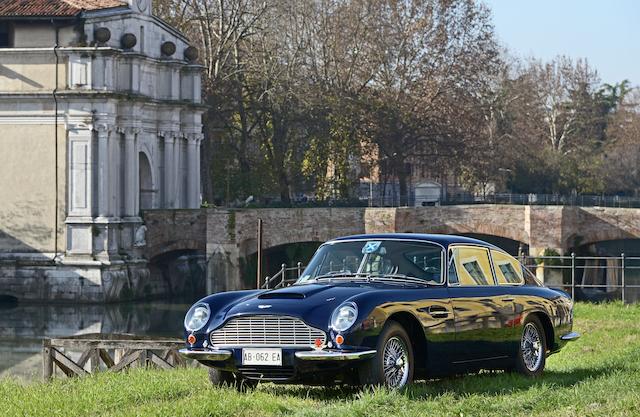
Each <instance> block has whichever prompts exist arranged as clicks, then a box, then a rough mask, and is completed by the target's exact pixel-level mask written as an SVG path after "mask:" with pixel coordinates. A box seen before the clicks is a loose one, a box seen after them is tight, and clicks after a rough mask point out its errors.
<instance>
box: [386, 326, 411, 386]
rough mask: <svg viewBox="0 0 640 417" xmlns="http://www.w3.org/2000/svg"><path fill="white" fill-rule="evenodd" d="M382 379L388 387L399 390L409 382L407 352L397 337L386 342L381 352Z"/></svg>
mask: <svg viewBox="0 0 640 417" xmlns="http://www.w3.org/2000/svg"><path fill="white" fill-rule="evenodd" d="M382 360H383V371H384V379H385V382H386V384H387V386H388V387H390V388H401V387H403V386H405V385H406V384H407V381H408V380H409V352H408V350H407V346H406V345H405V344H404V342H403V341H402V340H400V339H399V338H398V337H395V336H394V337H392V338H390V339H389V340H387V343H386V344H385V346H384V352H383V359H382Z"/></svg>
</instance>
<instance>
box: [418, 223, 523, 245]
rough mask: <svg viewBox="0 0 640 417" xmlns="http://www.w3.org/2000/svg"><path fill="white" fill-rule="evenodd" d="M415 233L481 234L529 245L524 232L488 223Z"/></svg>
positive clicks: (446, 225)
mask: <svg viewBox="0 0 640 417" xmlns="http://www.w3.org/2000/svg"><path fill="white" fill-rule="evenodd" d="M412 232H414V233H443V234H452V235H456V234H480V235H488V236H497V237H502V238H505V239H511V240H515V241H518V242H522V243H524V244H527V245H528V244H529V236H528V234H527V233H526V232H525V231H524V230H514V229H511V228H507V227H504V226H500V225H495V224H488V223H480V222H474V223H440V224H438V225H435V226H431V227H429V228H428V229H427V230H426V231H412Z"/></svg>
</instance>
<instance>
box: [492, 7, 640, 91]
mask: <svg viewBox="0 0 640 417" xmlns="http://www.w3.org/2000/svg"><path fill="white" fill-rule="evenodd" d="M484 2H485V3H486V4H487V5H488V6H489V7H490V8H491V10H492V12H493V13H492V14H493V21H494V24H495V28H496V33H497V35H498V38H499V39H500V41H501V43H502V44H503V45H504V46H506V47H507V48H509V50H510V51H511V53H512V54H514V55H516V56H520V57H530V56H534V57H537V58H541V59H543V60H549V59H551V58H553V57H555V56H557V55H568V56H570V57H572V58H587V60H588V61H589V64H590V65H591V66H593V67H594V68H595V69H597V70H598V74H599V75H600V78H601V79H602V82H605V83H611V84H613V83H616V82H620V81H622V80H624V79H628V80H630V81H631V83H632V85H634V86H637V85H640V0H599V1H598V0H484Z"/></svg>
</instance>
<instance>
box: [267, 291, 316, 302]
mask: <svg viewBox="0 0 640 417" xmlns="http://www.w3.org/2000/svg"><path fill="white" fill-rule="evenodd" d="M258 298H259V299H261V300H273V299H288V300H291V299H293V300H301V299H303V298H306V295H305V294H302V293H299V292H289V291H272V292H268V293H264V294H260V295H259V296H258Z"/></svg>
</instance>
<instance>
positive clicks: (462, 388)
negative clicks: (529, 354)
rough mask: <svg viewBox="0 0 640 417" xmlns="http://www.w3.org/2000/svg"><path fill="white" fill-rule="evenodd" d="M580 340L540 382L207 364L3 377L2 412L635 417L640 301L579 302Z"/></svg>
mask: <svg viewBox="0 0 640 417" xmlns="http://www.w3.org/2000/svg"><path fill="white" fill-rule="evenodd" d="M575 330H577V331H579V332H581V333H582V338H581V339H580V340H578V341H577V342H574V343H570V344H569V345H568V346H567V347H565V349H563V351H562V352H561V353H559V354H557V355H553V356H552V357H550V358H549V361H548V363H547V370H546V372H545V374H544V376H543V377H541V378H539V379H527V378H524V377H521V376H519V375H514V374H503V373H483V374H478V375H467V376H464V377H458V378H450V379H444V380H438V381H428V382H426V383H425V382H420V383H418V384H416V385H414V386H413V387H411V388H410V389H408V390H406V391H404V392H390V391H387V390H382V389H380V390H376V391H375V392H370V391H363V392H361V391H358V390H345V389H341V388H307V387H301V386H276V385H272V384H263V385H260V386H259V387H258V389H256V390H255V391H252V392H249V393H247V394H241V393H238V392H236V391H234V390H232V389H214V388H211V387H210V386H209V385H208V382H207V376H206V370H204V369H182V370H176V371H158V370H146V371H145V370H135V371H131V372H128V373H122V374H109V373H103V374H99V375H97V376H95V377H87V378H84V379H70V380H63V379H60V380H56V381H54V382H52V383H48V384H45V383H39V382H38V383H30V384H22V383H19V382H13V381H11V380H3V381H0V408H1V409H2V411H1V412H0V413H1V414H2V415H3V416H13V415H19V416H22V415H28V416H86V415H100V416H115V415H131V416H138V415H150V416H250V417H260V416H272V415H275V416H277V415H292V416H323V417H329V416H340V417H344V416H394V417H400V416H418V415H420V416H422V415H425V416H426V415H429V416H456V417H460V416H532V415H535V416H637V415H640V305H633V306H623V305H622V304H603V305H587V304H578V305H577V307H576V324H575Z"/></svg>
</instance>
